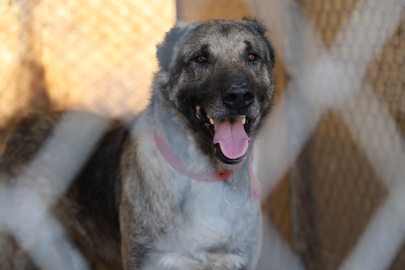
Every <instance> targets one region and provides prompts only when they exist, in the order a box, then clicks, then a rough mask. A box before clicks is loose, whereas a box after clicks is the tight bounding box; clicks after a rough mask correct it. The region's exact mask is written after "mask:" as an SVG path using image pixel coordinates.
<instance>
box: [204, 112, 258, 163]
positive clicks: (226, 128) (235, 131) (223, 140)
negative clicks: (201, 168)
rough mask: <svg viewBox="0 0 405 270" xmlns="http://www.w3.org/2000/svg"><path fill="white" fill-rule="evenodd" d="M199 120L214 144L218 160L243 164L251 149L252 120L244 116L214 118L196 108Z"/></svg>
mask: <svg viewBox="0 0 405 270" xmlns="http://www.w3.org/2000/svg"><path fill="white" fill-rule="evenodd" d="M196 113H197V118H198V119H199V122H200V125H201V127H202V130H203V132H204V133H205V134H207V135H208V136H209V137H210V138H211V139H212V142H213V144H214V150H215V154H216V156H217V158H219V159H220V160H221V161H222V162H224V163H227V164H238V163H241V162H242V161H243V160H244V159H245V156H246V151H247V149H248V147H249V142H250V139H249V136H248V135H247V134H248V132H249V124H250V121H251V119H250V118H249V117H246V116H244V115H233V116H229V117H225V118H214V117H211V116H209V115H207V114H206V112H205V111H204V110H203V109H202V108H201V107H200V106H197V107H196Z"/></svg>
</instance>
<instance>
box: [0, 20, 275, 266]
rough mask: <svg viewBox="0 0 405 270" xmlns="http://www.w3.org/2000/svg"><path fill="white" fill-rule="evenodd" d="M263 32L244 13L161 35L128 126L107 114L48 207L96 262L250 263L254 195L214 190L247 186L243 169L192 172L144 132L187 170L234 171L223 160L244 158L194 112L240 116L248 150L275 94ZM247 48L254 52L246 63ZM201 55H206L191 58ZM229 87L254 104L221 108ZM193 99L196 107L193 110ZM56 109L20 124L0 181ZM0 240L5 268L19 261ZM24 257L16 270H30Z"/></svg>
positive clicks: (255, 243)
mask: <svg viewBox="0 0 405 270" xmlns="http://www.w3.org/2000/svg"><path fill="white" fill-rule="evenodd" d="M265 31H266V29H265V28H264V26H263V25H262V24H261V23H259V22H257V21H256V20H250V19H244V20H241V21H238V20H211V21H204V22H193V23H189V24H185V23H178V24H177V25H175V26H174V27H173V28H172V29H171V30H170V32H168V33H167V35H166V37H165V40H164V42H163V43H162V44H160V45H159V46H158V51H157V57H158V60H159V64H160V70H159V72H158V73H157V74H156V75H155V80H154V84H153V93H152V97H151V103H150V105H149V106H148V108H147V109H146V110H145V111H143V112H142V113H141V114H140V115H138V116H137V117H136V119H135V120H134V121H133V122H132V124H131V125H130V126H129V128H126V127H125V126H124V125H123V124H121V123H119V122H118V121H113V122H111V124H110V125H109V128H108V129H107V131H106V132H105V134H104V136H103V137H102V138H101V140H100V142H99V143H98V146H97V148H96V150H95V151H94V152H93V154H92V155H91V158H89V159H88V161H87V163H86V164H85V166H83V168H82V169H81V171H80V173H79V174H78V175H77V176H76V177H75V180H74V181H73V182H72V183H71V184H70V185H69V187H68V188H67V189H66V190H65V192H64V193H63V194H62V195H61V196H60V197H59V198H58V199H57V200H56V203H55V204H54V205H53V207H52V212H53V213H54V214H55V216H56V217H57V218H58V220H59V221H60V223H61V224H62V225H63V226H64V228H65V230H66V231H67V233H68V235H69V237H70V238H71V239H72V240H73V242H74V243H75V244H76V246H77V247H78V248H79V249H80V250H81V252H82V253H83V254H84V256H85V257H86V258H87V260H88V261H90V262H91V263H92V266H93V268H95V269H101V268H99V267H105V268H107V269H127V270H128V269H144V270H146V269H201V270H202V269H234V270H236V269H249V270H253V269H255V265H256V263H257V260H258V257H259V253H260V248H261V208H260V202H259V200H256V201H254V202H250V201H248V202H247V203H246V205H244V206H243V207H242V208H240V209H233V208H231V207H229V206H228V205H226V204H225V203H224V199H223V196H222V192H223V190H224V188H226V187H228V186H229V185H230V184H233V183H236V182H237V183H239V185H245V184H243V183H247V182H248V181H249V180H248V177H247V174H246V172H245V171H244V170H240V172H238V173H237V174H236V177H234V178H232V179H230V180H226V181H222V182H214V183H212V182H203V181H197V180H195V179H191V178H189V177H187V176H185V175H183V174H182V173H180V172H178V171H177V170H175V169H174V168H173V167H172V166H171V165H170V164H168V163H167V162H166V160H165V159H164V158H163V157H162V155H161V153H160V152H159V150H158V149H157V146H156V144H155V141H154V139H153V138H154V137H153V134H154V132H156V133H157V134H158V135H159V136H161V137H162V138H163V139H164V140H165V141H166V142H167V144H168V145H169V146H170V148H171V150H172V151H173V153H174V154H175V155H176V156H178V157H179V158H180V159H181V160H182V162H183V164H184V165H185V167H186V168H187V169H188V170H189V171H192V172H194V173H203V172H206V171H212V170H221V169H233V168H234V165H232V163H240V162H242V161H243V160H244V159H245V158H246V154H245V155H243V156H242V157H241V158H239V159H237V160H231V159H229V158H227V157H225V156H224V155H223V153H222V152H221V151H220V150H218V149H219V148H218V145H214V144H213V141H212V134H210V130H209V129H207V123H206V122H204V119H202V118H204V117H206V116H205V115H207V114H209V115H211V116H212V117H215V118H217V119H224V118H227V117H228V118H229V119H231V120H230V121H231V123H232V121H233V120H232V119H233V118H232V117H233V115H246V116H247V119H248V120H247V123H246V125H245V126H244V128H245V130H246V131H247V133H248V135H249V138H250V143H249V149H251V147H252V145H253V142H254V141H255V138H256V135H257V131H258V130H259V127H260V124H261V123H262V122H263V119H264V117H265V116H266V115H267V114H268V112H269V110H270V107H271V101H272V98H273V94H274V78H273V74H272V68H273V66H274V54H273V51H272V48H271V46H270V43H269V41H268V40H267V39H266V37H265V36H264V34H265ZM251 54H254V56H255V57H256V58H255V59H254V60H252V61H250V60H249V59H248V56H249V57H250V56H251ZM201 55H202V56H204V57H205V59H206V61H203V62H199V61H197V57H198V56H201ZM232 87H244V88H246V89H249V91H251V92H252V93H253V95H254V100H253V101H252V104H251V105H249V106H248V107H246V108H236V109H235V108H230V107H229V106H226V104H224V101H223V96H224V93H226V92H227V91H228V89H230V88H232ZM197 106H200V107H201V108H203V110H204V112H203V113H201V114H200V115H199V113H200V112H199V111H198V109H196V108H197ZM71 114H72V115H73V117H79V118H83V117H84V118H86V119H89V120H91V119H93V118H94V119H96V120H97V119H99V118H98V117H97V116H94V115H91V114H87V113H84V114H82V113H71ZM61 117H63V113H54V114H51V115H31V116H30V117H28V118H25V119H24V120H23V121H22V122H21V123H20V124H19V125H18V126H17V128H16V130H15V131H14V132H13V133H12V134H11V135H10V137H9V138H8V141H7V145H6V147H5V149H4V150H3V154H2V156H1V157H0V179H1V181H2V183H3V184H4V183H6V184H7V185H12V184H13V181H17V180H15V179H18V175H19V174H20V173H21V172H22V171H23V168H24V167H25V166H27V165H28V164H29V162H30V161H31V160H32V159H33V158H34V156H35V154H36V153H37V152H38V151H39V149H40V147H41V145H42V144H43V142H44V141H46V140H47V138H51V137H52V132H53V131H52V130H53V128H54V126H55V125H57V123H58V122H59V121H60V119H61ZM205 120H206V118H205ZM221 121H222V120H221ZM249 151H250V150H249ZM240 183H242V184H240ZM3 218H4V217H3ZM0 229H1V228H0ZM4 239H6V240H4ZM7 239H8V240H7ZM7 241H8V242H7ZM2 243H3V246H0V250H3V252H4V251H6V252H4V253H3V255H0V263H1V264H2V266H3V267H5V268H2V269H19V267H18V266H16V265H17V264H13V260H14V261H15V256H16V254H15V253H13V252H12V247H13V246H15V245H16V243H15V241H14V240H13V241H12V240H10V238H3V240H2V241H0V244H2ZM4 243H9V244H10V245H8V246H7V245H4ZM6 253H7V254H9V256H6V255H4V254H6ZM13 258H14V259H13ZM28 261H29V260H28ZM29 264H30V263H29V262H28V263H27V264H25V266H21V269H25V267H26V269H30V268H29V266H28V265H29ZM20 265H24V264H23V263H20Z"/></svg>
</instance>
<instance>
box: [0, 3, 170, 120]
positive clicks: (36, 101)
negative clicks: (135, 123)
mask: <svg viewBox="0 0 405 270" xmlns="http://www.w3.org/2000/svg"><path fill="white" fill-rule="evenodd" d="M175 9H176V4H175V1H161V0H148V1H142V0H126V1H107V0H104V1H100V0H70V1H57V0H42V1H36V0H24V1H18V2H17V1H1V2H0V13H1V16H0V28H1V29H2V30H1V31H0V60H1V61H0V76H1V77H0V127H1V126H4V125H5V124H6V123H7V122H8V121H9V120H10V119H15V118H16V117H18V116H20V115H22V114H25V113H26V112H28V111H31V110H48V109H53V110H59V109H67V108H78V109H87V110H92V111H96V112H99V113H102V114H106V115H112V116H126V115H132V114H134V113H137V112H138V111H140V110H142V109H143V108H144V107H145V106H146V105H147V103H148V95H149V86H150V83H151V80H152V77H153V72H155V71H156V70H157V61H156V58H155V54H156V44H157V43H159V42H160V41H161V40H162V39H163V35H164V33H165V32H166V31H167V30H168V29H169V28H170V27H171V26H172V25H173V24H174V23H175V20H176V11H175Z"/></svg>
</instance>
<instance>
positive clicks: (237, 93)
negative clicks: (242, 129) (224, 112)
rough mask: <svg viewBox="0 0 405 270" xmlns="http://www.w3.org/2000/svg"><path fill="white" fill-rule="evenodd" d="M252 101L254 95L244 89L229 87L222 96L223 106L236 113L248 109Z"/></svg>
mask: <svg viewBox="0 0 405 270" xmlns="http://www.w3.org/2000/svg"><path fill="white" fill-rule="evenodd" d="M254 99H255V94H254V93H253V92H252V91H250V90H249V89H248V88H245V87H231V88H229V89H228V90H227V91H226V92H225V93H224V94H223V95H222V101H223V102H224V104H225V105H226V106H227V107H228V108H229V109H231V110H236V111H240V110H242V109H245V108H247V107H249V106H250V105H252V103H253V101H254Z"/></svg>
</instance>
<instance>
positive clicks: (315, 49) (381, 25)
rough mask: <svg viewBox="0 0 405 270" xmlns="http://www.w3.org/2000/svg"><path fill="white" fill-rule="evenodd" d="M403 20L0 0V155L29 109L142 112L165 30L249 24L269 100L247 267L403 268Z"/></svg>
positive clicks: (230, 3)
mask: <svg viewBox="0 0 405 270" xmlns="http://www.w3.org/2000/svg"><path fill="white" fill-rule="evenodd" d="M404 14H405V1H404V0H384V1H379V0H285V1H282V0H268V1H265V0H245V1H244V0H193V1H186V0H177V1H163V0H148V1H141V0H122V1H112V0H110V1H107V0H103V1H101V0H68V1H57V0H10V1H6V0H3V1H0V152H1V142H2V141H3V142H4V139H5V138H6V137H7V136H6V134H7V132H8V130H9V127H11V126H13V124H14V123H16V121H18V119H20V118H21V117H22V116H24V115H26V114H27V113H28V112H32V111H54V110H64V109H84V110H90V111H93V112H97V113H99V114H102V115H106V116H112V117H119V118H121V119H124V120H128V119H130V118H131V116H133V115H135V114H137V113H138V112H139V111H141V110H142V109H144V108H145V107H146V105H147V104H148V98H149V95H150V94H149V89H150V85H151V81H152V79H153V74H154V72H156V71H157V61H156V58H155V53H156V44H157V43H159V42H161V41H162V40H163V36H164V33H165V32H166V31H167V30H169V29H170V27H171V26H172V25H173V24H174V23H175V22H176V21H179V20H182V21H185V22H190V21H194V20H206V19H211V18H235V19H241V18H242V17H244V16H250V17H256V18H258V19H259V20H262V21H263V22H264V23H265V24H266V26H267V27H268V29H269V30H270V31H269V33H268V36H269V38H270V40H271V42H272V45H273V47H274V48H275V52H276V68H275V70H274V73H275V77H276V89H277V95H276V100H275V102H274V104H275V105H274V109H273V112H272V114H271V117H270V118H269V119H268V121H267V123H266V125H265V127H264V130H263V132H262V136H261V142H260V143H261V145H262V147H260V149H262V152H261V158H260V159H259V160H256V161H255V162H257V163H258V164H259V178H260V181H261V183H262V188H263V195H262V205H263V210H264V214H265V217H266V218H265V226H264V238H263V251H262V258H261V260H260V263H259V266H258V270H259V269H260V270H261V269H263V270H273V269H276V270H281V269H297V270H301V269H302V270H303V269H308V270H309V269H315V270H334V269H342V270H349V269H350V270H384V269H389V270H397V269H398V270H400V269H405V242H404V239H405V186H404V184H405V140H404V134H405V33H404V31H405V15H404ZM67 181H69V179H67ZM0 194H1V193H0ZM0 214H1V213H0ZM2 218H3V219H6V218H7V217H4V216H2ZM52 224H53V223H52ZM52 226H53V225H52ZM55 226H56V225H55ZM16 235H17V233H16ZM16 238H17V239H18V235H17V236H16ZM20 244H21V245H23V246H24V245H25V244H24V242H21V243H20ZM25 248H26V249H28V250H29V249H30V248H32V246H30V247H27V246H25ZM31 255H32V254H31ZM32 256H34V255H32ZM0 269H1V266H0ZM78 269H79V268H78ZM80 269H82V268H80Z"/></svg>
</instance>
